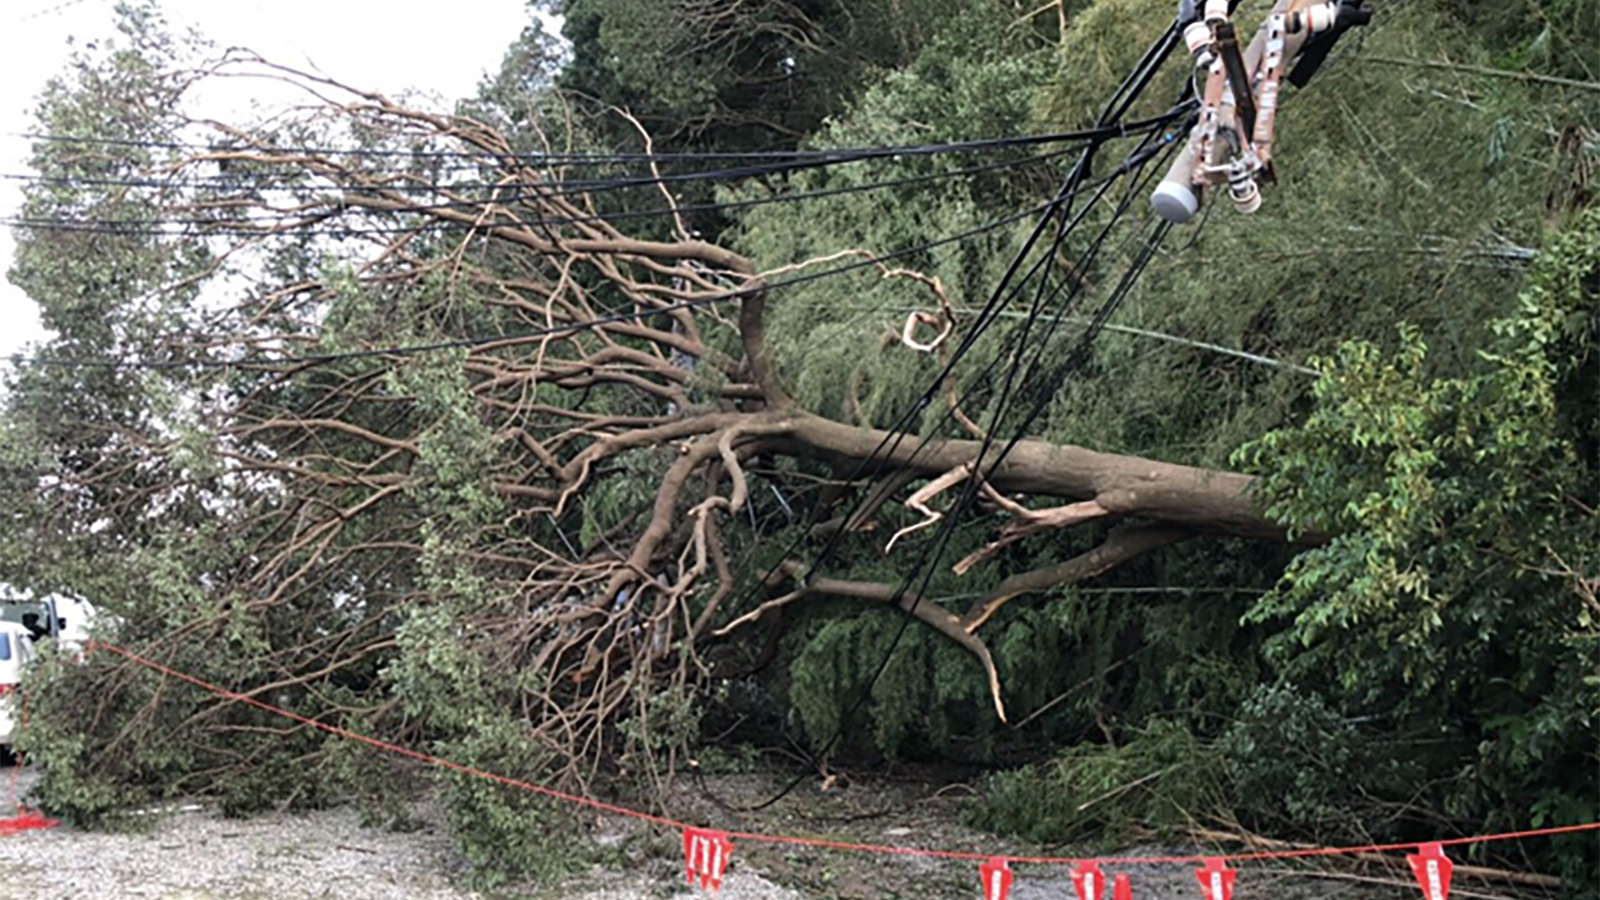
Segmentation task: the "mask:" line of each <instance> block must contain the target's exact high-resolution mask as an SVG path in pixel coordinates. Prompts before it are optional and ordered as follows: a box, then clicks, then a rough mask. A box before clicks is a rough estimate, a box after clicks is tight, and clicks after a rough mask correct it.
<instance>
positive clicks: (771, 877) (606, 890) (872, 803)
mask: <svg viewBox="0 0 1600 900" xmlns="http://www.w3.org/2000/svg"><path fill="white" fill-rule="evenodd" d="M10 775H11V773H10V772H7V771H3V770H0V805H4V806H6V807H9V803H7V802H6V801H7V800H8V796H7V792H6V789H5V781H4V780H3V779H8V778H9V776H10ZM32 778H33V776H32V775H31V774H24V775H23V776H22V779H21V786H22V788H23V791H24V794H25V792H26V789H27V787H28V786H29V785H30V784H31V781H32ZM765 785H766V782H765V780H763V779H756V778H752V779H746V780H744V781H741V780H740V779H738V778H733V779H727V780H724V781H719V782H717V783H715V784H714V785H713V787H714V788H715V791H717V792H719V793H720V794H721V796H722V797H723V798H724V799H725V800H726V799H733V798H738V797H741V796H745V795H748V792H752V791H753V792H755V795H757V796H759V795H760V792H761V791H762V790H768V789H770V788H767V787H766V786H765ZM800 793H801V794H802V795H801V796H797V797H796V798H794V802H792V803H790V804H789V808H788V810H787V811H785V812H782V813H780V814H779V815H777V816H776V817H775V818H771V819H766V820H763V821H759V822H758V821H742V820H740V818H739V817H738V816H737V815H734V814H731V813H729V812H728V811H727V810H726V809H724V810H723V811H722V814H721V815H719V814H718V813H717V812H716V810H715V809H710V808H705V807H701V808H696V804H697V803H704V802H706V798H707V797H708V796H709V795H710V794H711V791H709V790H701V791H699V792H688V791H686V792H685V794H684V796H683V797H682V798H680V799H681V800H682V807H683V808H684V810H685V814H686V815H690V816H693V817H694V818H696V819H697V820H705V821H728V817H729V816H732V819H733V820H732V821H728V826H729V827H734V828H739V829H745V828H749V829H751V830H756V831H783V832H787V833H791V834H808V835H812V836H817V837H827V838H833V839H841V840H857V841H869V842H881V843H891V844H917V845H926V846H943V847H949V848H952V849H962V850H970V851H974V852H987V851H988V850H989V849H993V846H994V839H993V838H992V837H990V836H986V835H982V834H979V833H976V832H972V831H971V830H969V829H965V828H963V827H961V826H960V825H959V824H956V823H955V819H956V818H957V817H956V816H955V815H953V813H952V810H951V809H950V808H949V807H948V806H944V805H941V804H940V803H939V802H938V801H936V800H930V799H928V798H927V797H926V795H923V798H922V799H920V800H910V801H907V797H909V796H911V794H909V793H908V794H905V795H902V796H899V797H896V798H894V799H892V800H890V799H886V797H888V796H890V795H891V794H892V789H890V788H885V787H883V786H877V785H875V786H874V787H873V788H871V789H870V790H867V789H863V790H861V791H858V792H856V793H855V795H854V796H853V797H852V796H840V795H838V794H837V793H835V794H821V793H817V792H813V793H811V794H810V795H804V792H800ZM868 807H872V809H868V811H867V812H865V813H863V812H861V811H862V810H863V809H867V808H868ZM852 811H853V812H852ZM845 813H849V814H848V815H845ZM9 814H10V813H9V809H8V808H7V809H0V815H9ZM421 819H422V821H424V822H428V821H430V817H428V816H427V814H426V813H425V812H424V813H422V815H421ZM841 822H852V823H853V824H851V825H849V826H843V825H840V824H839V823H841ZM830 823H832V824H830ZM608 827H609V826H608ZM626 834H627V829H626V828H625V827H624V828H623V830H620V831H619V830H609V831H600V832H598V833H597V834H596V835H595V840H597V842H599V843H601V844H615V843H616V842H617V841H618V840H620V839H621V838H622V837H624V836H625V835H626ZM670 843H671V841H666V842H665V843H658V845H657V846H658V847H660V848H664V847H665V846H667V845H668V844H670ZM1137 852H1138V854H1140V855H1157V856H1165V855H1178V854H1191V853H1194V852H1196V848H1193V847H1141V848H1138V849H1137ZM614 858H615V857H614ZM625 858H628V859H630V860H631V861H630V862H629V863H627V864H618V865H616V866H614V867H613V868H612V869H611V870H609V871H607V870H603V869H600V868H598V867H597V868H595V869H594V870H593V871H591V872H590V873H588V875H587V876H586V877H582V878H578V879H574V880H572V881H569V882H567V883H563V884H522V885H516V886H511V887H507V888H503V889H496V890H493V891H489V892H486V893H479V892H476V891H472V890H469V889H468V888H466V887H465V886H464V884H465V880H466V879H465V873H466V864H465V861H464V860H463V859H462V858H461V856H460V854H459V853H458V852H457V851H456V849H455V848H454V846H453V845H452V843H451V842H450V840H449V838H448V836H447V835H445V834H444V832H443V830H442V829H440V828H438V827H434V826H428V825H424V827H422V828H421V829H419V830H416V831H410V832H404V833H400V832H393V831H386V830H382V829H376V828H370V827H366V826H364V825H362V823H361V819H360V816H359V815H358V814H357V813H356V812H355V811H352V810H332V811H322V812H314V813H284V814H268V815H261V816H256V817H254V818H250V819H244V820H239V819H225V818H222V817H221V816H219V815H217V814H216V813H214V812H211V811H208V810H205V809H201V808H195V807H188V808H182V809H177V810H165V811H162V814H161V815H159V816H158V817H157V818H156V819H155V820H154V824H153V826H152V827H151V828H150V829H149V830H147V831H144V832H141V833H135V834H105V833H97V832H85V831H80V830H78V829H75V828H71V827H68V826H62V827H60V828H56V829H52V830H48V831H31V832H24V833H22V834H19V835H14V836H11V837H4V838H0V900H80V898H104V900H132V898H139V900H324V898H341V900H464V898H476V900H555V898H561V900H679V898H689V897H694V896H697V893H696V892H693V891H689V890H687V889H685V887H684V884H683V881H682V880H681V879H682V874H681V872H682V870H681V868H679V863H678V862H677V861H676V860H674V859H672V858H669V856H663V855H655V856H651V855H650V854H649V853H648V852H643V853H632V854H631V855H627V856H626V857H625ZM976 869H977V867H976V865H974V864H969V863H964V862H946V861H938V860H929V859H923V858H918V857H904V856H890V857H875V856H864V855H860V854H851V853H837V852H832V851H812V850H808V849H806V848H795V847H783V846H773V845H762V844H756V843H752V842H746V843H743V844H741V845H739V846H738V848H737V850H736V853H735V858H734V865H733V868H732V869H731V871H730V872H729V874H728V877H727V879H726V880H725V881H724V883H723V886H722V891H721V893H720V895H719V896H720V897H722V898H727V900H802V898H837V900H875V898H891V900H901V898H904V900H912V898H915V900H945V898H951V900H956V898H961V900H977V898H979V897H981V896H982V894H981V892H980V888H979V884H978V873H977V871H976ZM1106 870H1107V873H1108V874H1109V873H1111V872H1113V871H1115V868H1114V867H1112V866H1109V865H1108V866H1107V867H1106ZM1129 871H1130V872H1131V874H1132V885H1133V896H1134V898H1136V900H1180V898H1181V900H1195V898H1198V897H1200V896H1201V894H1200V891H1199V886H1198V884H1197V883H1196V880H1195V876H1194V873H1193V867H1190V866H1140V867H1134V868H1131V869H1130V870H1129ZM1372 874H1374V875H1383V874H1384V873H1372ZM1362 877H1371V876H1370V875H1369V876H1358V875H1351V874H1345V875H1343V876H1340V877H1339V878H1334V879H1330V878H1322V877H1316V876H1314V875H1310V874H1307V873H1293V872H1288V871H1282V870H1279V871H1273V870H1270V869H1256V870H1254V871H1250V872H1242V873H1241V875H1240V880H1239V888H1238V894H1237V895H1236V896H1237V897H1238V898H1240V900H1247V898H1252V897H1272V898H1274V900H1375V898H1379V897H1382V898H1394V897H1400V896H1414V895H1415V894H1416V888H1415V886H1414V885H1410V884H1408V882H1407V881H1392V880H1391V881H1390V883H1389V884H1386V885H1381V886H1380V885H1375V884H1372V883H1370V882H1368V883H1363V882H1362V881H1361V880H1360V879H1361V878H1362ZM1460 887H1462V888H1465V887H1466V885H1461V886H1460ZM1109 893H1110V892H1109V891H1108V892H1107V897H1108V900H1109ZM1453 893H1454V894H1455V895H1458V896H1462V897H1464V898H1465V897H1472V896H1477V897H1485V896H1494V895H1486V894H1477V893H1475V892H1472V891H1470V890H1458V891H1455V892H1453ZM1497 893H1498V892H1497ZM1499 896H1505V895H1504V894H1499ZM1075 897H1076V893H1075V891H1074V890H1073V887H1072V884H1071V881H1070V880H1069V878H1068V877H1067V872H1066V871H1065V870H1064V869H1060V868H1049V869H1041V868H1036V867H1022V868H1019V869H1018V871H1017V877H1016V882H1015V886H1014V888H1013V890H1012V892H1011V896H1010V900H1068V898H1075Z"/></svg>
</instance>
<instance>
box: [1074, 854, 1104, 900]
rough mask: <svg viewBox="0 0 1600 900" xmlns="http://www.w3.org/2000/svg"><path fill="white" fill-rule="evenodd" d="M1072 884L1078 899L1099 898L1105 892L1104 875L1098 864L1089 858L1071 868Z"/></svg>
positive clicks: (1090, 899) (1098, 899) (1094, 899)
mask: <svg viewBox="0 0 1600 900" xmlns="http://www.w3.org/2000/svg"><path fill="white" fill-rule="evenodd" d="M1072 886H1073V887H1074V888H1077V890H1078V900H1100V898H1101V897H1103V896H1105V893H1106V876H1105V875H1104V874H1102V873H1101V871H1100V864H1099V863H1097V862H1094V861H1093V860H1090V861H1089V862H1081V863H1078V867H1077V868H1076V869H1073V870H1072Z"/></svg>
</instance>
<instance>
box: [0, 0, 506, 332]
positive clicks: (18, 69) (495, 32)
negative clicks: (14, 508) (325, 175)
mask: <svg viewBox="0 0 1600 900" xmlns="http://www.w3.org/2000/svg"><path fill="white" fill-rule="evenodd" d="M113 6H114V0H67V2H61V0H0V174H6V175H11V174H19V173H26V172H27V171H28V169H27V166H26V162H27V156H28V141H27V140H25V139H23V138H19V137H17V136H16V135H17V134H18V133H20V132H26V131H31V130H33V128H34V124H33V121H32V119H31V117H30V115H29V110H30V109H31V108H32V106H33V103H34V98H35V97H36V96H37V94H38V93H39V91H40V89H42V88H43V86H44V83H45V81H46V80H47V79H49V78H50V77H51V76H52V75H54V74H56V73H58V72H60V71H61V70H62V67H63V66H64V65H65V64H66V61H67V57H68V55H69V52H70V48H69V46H68V40H69V39H76V40H77V41H79V42H80V43H81V42H84V41H88V40H94V39H95V38H100V37H106V36H109V35H111V34H113V33H114V31H115V29H114V28H113V25H112V9H113ZM161 6H162V8H163V9H164V10H165V11H166V15H167V18H168V20H169V22H170V23H171V24H172V25H173V27H174V28H175V29H178V30H182V29H187V28H189V27H193V28H195V29H197V30H198V31H200V32H201V33H202V34H203V35H205V36H206V37H208V38H210V39H211V40H212V41H214V42H215V43H216V44H217V46H218V47H229V46H240V47H248V48H250V49H251V50H254V51H256V52H258V53H260V54H261V55H262V56H264V57H266V58H268V59H271V60H274V61H276V62H281V63H284V64H286V65H293V66H306V65H307V64H308V63H309V64H310V65H314V66H316V67H317V68H319V69H321V70H322V71H323V72H326V73H327V74H328V75H330V76H332V77H333V78H336V79H338V80H340V81H343V82H344V83H346V84H350V85H353V86H356V87H360V88H366V89H372V90H378V91H382V92H384V93H388V94H398V93H402V92H404V91H406V90H408V89H415V90H422V91H427V92H429V93H433V94H437V95H438V96H440V97H441V98H442V99H451V98H457V97H462V96H465V95H467V94H470V93H471V92H472V91H473V90H474V89H475V88H476V86H477V84H478V81H479V79H480V78H482V76H483V75H484V74H485V73H487V72H490V71H493V70H495V69H498V68H499V66H500V59H501V56H502V54H504V52H505V50H506V47H507V46H509V45H510V43H511V42H512V41H513V40H515V39H516V38H517V36H518V35H519V34H520V33H521V32H522V29H523V27H524V26H525V25H526V24H527V22H528V20H529V15H530V13H529V12H528V10H527V9H526V7H525V4H524V0H450V2H449V3H448V4H446V5H444V6H442V7H441V6H429V7H427V8H426V14H421V11H420V10H418V9H416V8H409V9H408V8H407V7H406V5H405V4H403V3H402V4H395V3H393V2H385V3H379V2H377V0H272V2H263V0H162V3H161ZM238 84H239V86H240V90H241V94H240V95H239V96H236V97H230V98H228V99H227V100H220V99H219V100H217V101H215V102H217V103H218V104H219V105H226V106H227V107H228V108H222V109H216V110H212V109H207V110H205V112H206V113H207V114H209V115H213V116H217V117H218V118H225V117H226V115H227V112H228V109H229V108H232V109H240V108H244V107H245V106H246V105H247V104H249V103H250V102H251V101H256V102H261V103H266V104H269V105H270V104H274V103H279V102H282V101H281V100H279V99H277V97H278V96H281V95H276V96H274V95H272V94H270V93H259V94H256V93H252V92H268V91H270V90H271V89H270V87H269V86H268V84H269V83H267V82H260V81H255V80H240V81H239V82H238ZM19 187H20V185H19V183H18V182H17V181H16V180H14V179H9V178H6V179H0V216H7V217H9V216H11V215H14V214H15V212H16V210H17V206H18V204H19V203H20V202H21V194H20V191H19ZM13 249H14V242H13V241H12V237H11V233H10V230H9V229H5V228H0V270H4V269H9V268H10V267H11V258H12V252H13ZM44 336H45V335H44V331H43V330H42V328H41V327H40V325H39V317H38V311H37V307H36V306H35V305H34V303H33V301H32V300H30V299H29V298H28V297H27V295H26V294H24V293H22V292H21V291H20V290H18V289H17V288H16V287H14V286H12V285H11V284H10V283H9V282H6V281H3V280H0V357H4V356H8V355H10V354H13V353H16V352H18V351H19V350H21V349H22V348H23V347H24V345H25V344H26V343H28V342H30V341H37V340H40V339H41V338H43V337H44Z"/></svg>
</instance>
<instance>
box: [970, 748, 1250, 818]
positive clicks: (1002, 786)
mask: <svg viewBox="0 0 1600 900" xmlns="http://www.w3.org/2000/svg"><path fill="white" fill-rule="evenodd" d="M1221 762H1222V760H1221V758H1220V757H1219V755H1218V753H1217V751H1216V750H1215V749H1214V748H1212V747H1209V746H1207V745H1206V744H1205V743H1204V742H1202V741H1199V740H1197V739H1196V738H1195V737H1194V735H1192V734H1191V733H1190V732H1189V731H1188V730H1187V729H1185V728H1184V727H1182V726H1181V725H1176V724H1173V723H1171V722H1167V721H1164V720H1161V719H1154V720H1151V721H1150V722H1149V723H1148V724H1147V725H1145V726H1144V727H1143V728H1141V729H1137V730H1134V731H1133V732H1132V733H1131V735H1130V737H1129V739H1128V740H1127V741H1126V742H1125V743H1123V744H1121V745H1119V746H1114V747H1108V746H1104V745H1098V744H1079V745H1077V746H1075V747H1072V748H1070V749H1068V750H1066V751H1064V752H1063V753H1061V754H1060V755H1059V756H1057V757H1056V758H1055V759H1053V760H1051V761H1049V762H1046V763H1039V764H1036V765H1031V766H1024V767H1022V768H1020V769H1017V770H1015V771H1012V772H1005V773H1001V774H997V775H994V776H992V777H991V778H990V779H989V780H988V783H987V785H986V790H985V793H984V797H983V802H982V803H981V804H979V805H978V806H976V807H974V808H973V810H972V812H971V814H970V816H971V821H972V823H973V824H975V825H977V826H978V827H981V828H987V829H990V830H993V831H996V832H998V833H1001V834H1006V835H1014V836H1016V837H1019V838H1023V839H1025V840H1029V841H1037V842H1051V843H1060V842H1064V841H1091V842H1096V843H1103V842H1115V841H1119V840H1126V839H1128V838H1129V837H1132V836H1134V835H1145V834H1148V833H1149V832H1150V831H1152V830H1155V831H1158V832H1159V831H1162V830H1172V829H1178V828H1181V827H1183V826H1185V825H1189V824H1192V823H1194V822H1196V821H1206V820H1207V819H1209V818H1211V817H1212V816H1214V815H1216V814H1217V813H1218V812H1220V811H1222V810H1225V809H1227V808H1228V802H1229V797H1230V796H1231V795H1230V794H1229V792H1228V785H1227V782H1226V780H1225V778H1224V776H1223V774H1222V773H1223V771H1224V769H1223V766H1222V765H1221Z"/></svg>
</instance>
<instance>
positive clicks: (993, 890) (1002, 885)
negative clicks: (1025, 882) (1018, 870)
mask: <svg viewBox="0 0 1600 900" xmlns="http://www.w3.org/2000/svg"><path fill="white" fill-rule="evenodd" d="M978 874H980V875H982V876H983V900H1006V895H1007V894H1009V893H1011V879H1012V878H1013V877H1014V876H1013V875H1012V873H1011V867H1010V866H1007V865H1006V861H1005V860H1004V859H1001V858H1000V857H998V856H996V857H995V858H993V859H991V860H989V861H988V862H986V863H984V864H983V865H981V866H979V867H978Z"/></svg>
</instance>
